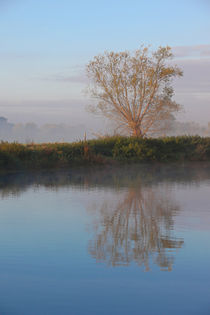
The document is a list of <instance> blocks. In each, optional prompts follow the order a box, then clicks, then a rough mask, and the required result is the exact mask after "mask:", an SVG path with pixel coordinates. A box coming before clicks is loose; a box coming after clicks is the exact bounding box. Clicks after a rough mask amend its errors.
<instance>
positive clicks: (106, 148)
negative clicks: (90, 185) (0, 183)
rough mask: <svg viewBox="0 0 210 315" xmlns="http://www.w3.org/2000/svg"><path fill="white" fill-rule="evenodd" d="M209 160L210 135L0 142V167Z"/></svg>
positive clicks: (52, 166)
mask: <svg viewBox="0 0 210 315" xmlns="http://www.w3.org/2000/svg"><path fill="white" fill-rule="evenodd" d="M117 161H118V162H119V161H121V162H126V163H129V162H177V161H210V138H202V137H199V136H193V137H188V136H182V137H165V138H157V139H139V138H128V137H107V138H104V139H96V140H88V141H86V142H85V141H80V142H74V143H43V144H33V143H32V144H26V145H24V144H20V143H8V142H1V143H0V170H1V171H3V170H23V169H47V168H48V169H50V168H63V167H70V166H73V165H86V164H87V165H90V164H92V165H94V164H106V163H113V162H114V163H116V162H117Z"/></svg>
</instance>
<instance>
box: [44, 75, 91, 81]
mask: <svg viewBox="0 0 210 315" xmlns="http://www.w3.org/2000/svg"><path fill="white" fill-rule="evenodd" d="M45 80H49V81H57V82H69V83H80V84H86V83H87V82H88V80H87V77H86V76H85V74H79V73H78V74H73V75H65V74H54V75H51V76H48V77H47V78H46V79H45Z"/></svg>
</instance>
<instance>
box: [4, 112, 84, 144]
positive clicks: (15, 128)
mask: <svg viewBox="0 0 210 315" xmlns="http://www.w3.org/2000/svg"><path fill="white" fill-rule="evenodd" d="M84 133H85V126H84V125H80V124H78V125H77V126H68V125H66V124H44V125H42V126H37V125H36V124H35V123H33V122H30V123H26V124H12V123H9V122H8V120H7V119H6V118H5V117H0V141H10V142H11V141H17V142H21V143H29V142H36V143H41V142H64V141H67V142H68V141H77V140H79V139H82V138H84Z"/></svg>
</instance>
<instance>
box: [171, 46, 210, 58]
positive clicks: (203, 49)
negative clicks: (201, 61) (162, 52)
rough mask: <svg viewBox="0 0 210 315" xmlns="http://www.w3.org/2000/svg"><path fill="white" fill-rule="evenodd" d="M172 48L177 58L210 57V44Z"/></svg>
mask: <svg viewBox="0 0 210 315" xmlns="http://www.w3.org/2000/svg"><path fill="white" fill-rule="evenodd" d="M172 50H173V53H174V56H175V57H176V58H189V57H191V58H198V57H210V45H194V46H176V47H173V48H172Z"/></svg>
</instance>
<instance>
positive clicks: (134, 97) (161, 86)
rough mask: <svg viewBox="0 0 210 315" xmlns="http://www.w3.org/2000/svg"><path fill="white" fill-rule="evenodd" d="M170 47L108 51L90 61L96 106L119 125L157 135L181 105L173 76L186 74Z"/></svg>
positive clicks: (140, 134) (134, 132)
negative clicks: (172, 60) (170, 62)
mask: <svg viewBox="0 0 210 315" xmlns="http://www.w3.org/2000/svg"><path fill="white" fill-rule="evenodd" d="M172 57H173V55H172V52H171V48H170V47H159V48H158V49H157V50H156V51H155V52H150V50H149V48H148V47H142V48H141V49H139V50H136V51H135V52H134V53H130V52H127V51H124V52H119V53H114V52H105V53H104V54H103V55H98V56H95V57H94V58H93V60H92V61H90V62H89V64H88V65H87V75H88V77H89V78H90V80H91V83H92V84H91V89H90V90H91V94H92V96H93V97H94V98H96V99H97V100H98V103H97V105H96V106H93V107H92V109H93V110H94V111H95V112H99V113H102V114H103V115H105V116H106V117H108V118H111V119H113V120H115V121H116V122H117V125H118V127H119V128H123V129H125V130H126V131H127V132H129V134H131V135H133V136H137V137H144V136H146V135H154V134H155V133H156V132H157V131H159V130H160V128H161V126H162V125H163V124H162V122H163V121H164V120H167V119H168V118H169V117H171V115H172V114H173V113H174V112H176V111H178V110H179V109H180V105H179V104H177V103H176V102H175V101H173V100H172V97H173V93H174V91H173V88H172V85H171V83H172V80H173V79H174V78H175V77H180V76H182V71H181V69H179V68H178V67H177V66H176V65H170V64H169V62H168V61H169V60H170V59H171V58H172Z"/></svg>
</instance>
